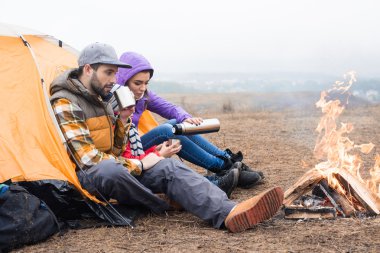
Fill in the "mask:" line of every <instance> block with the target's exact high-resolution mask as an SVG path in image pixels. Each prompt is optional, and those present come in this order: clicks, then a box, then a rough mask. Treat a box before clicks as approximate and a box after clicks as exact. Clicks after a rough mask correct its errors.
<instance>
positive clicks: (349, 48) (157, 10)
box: [0, 0, 380, 77]
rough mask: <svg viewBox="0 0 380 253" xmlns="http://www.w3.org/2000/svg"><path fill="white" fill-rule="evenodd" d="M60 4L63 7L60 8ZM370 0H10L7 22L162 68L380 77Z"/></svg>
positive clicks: (379, 36) (379, 18)
mask: <svg viewBox="0 0 380 253" xmlns="http://www.w3.org/2000/svg"><path fill="white" fill-rule="evenodd" d="M57 7H58V8H57ZM379 7H380V3H379V1H370V0H361V1H359V0H356V1H354V0H346V1H343V0H315V1H314V0H313V1H311V0H286V1H285V0H266V1H263V0H261V1H254V0H247V1H243V0H235V1H226V0H192V1H180V0H176V1H175V0H160V1H157V0H156V1H155V0H150V1H137V0H134V1H129V0H128V1H122V0H120V1H117V0H107V1H100V0H82V1H79V0H75V1H74V0H65V1H53V0H52V1H42V0H33V1H30V0H29V1H27V0H22V1H18V0H12V1H10V0H8V1H2V3H1V8H0V22H5V23H10V24H16V25H21V26H26V27H30V28H33V29H35V30H39V31H41V32H46V33H48V34H50V35H53V36H55V37H57V38H59V39H61V40H63V41H64V42H66V43H68V44H70V45H71V46H73V47H75V48H77V49H78V50H80V49H82V48H83V47H84V46H86V45H87V44H89V43H92V42H95V41H100V42H106V43H109V44H112V45H114V46H115V48H116V50H117V52H118V54H121V53H122V52H124V51H136V52H139V53H142V54H143V55H145V56H146V57H147V58H148V59H149V60H150V61H151V63H152V64H153V65H154V67H155V69H156V70H157V71H159V72H289V71H290V72H321V73H328V74H334V75H341V74H343V73H344V72H346V71H348V70H356V71H357V72H358V74H359V75H362V76H376V77H380V74H379V66H380V28H379V27H380V15H379V14H378V11H379Z"/></svg>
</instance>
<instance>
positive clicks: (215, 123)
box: [172, 119, 220, 135]
mask: <svg viewBox="0 0 380 253" xmlns="http://www.w3.org/2000/svg"><path fill="white" fill-rule="evenodd" d="M219 129H220V122H219V120H218V119H204V120H203V122H202V123H201V124H199V125H195V124H190V123H187V122H183V123H181V124H176V125H174V126H173V128H172V131H173V133H174V134H177V135H180V134H182V135H191V134H205V133H212V132H218V131H219Z"/></svg>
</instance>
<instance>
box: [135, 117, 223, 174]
mask: <svg viewBox="0 0 380 253" xmlns="http://www.w3.org/2000/svg"><path fill="white" fill-rule="evenodd" d="M176 123H177V122H176V120H175V119H174V120H169V121H168V122H166V123H164V124H162V125H159V126H157V127H155V128H153V129H152V130H150V131H149V132H147V133H146V134H144V135H143V136H141V142H142V145H143V147H144V149H145V150H146V149H148V148H150V147H152V146H154V145H159V144H161V143H163V142H164V141H167V140H168V139H173V138H176V139H179V140H180V141H181V145H182V149H181V151H180V152H179V153H178V156H179V157H181V158H183V159H185V160H186V161H189V162H191V163H193V164H195V165H198V166H200V167H203V168H205V169H206V170H210V171H212V172H220V170H221V169H223V166H224V161H223V159H221V158H220V157H228V154H227V153H226V152H225V151H223V150H220V149H219V148H218V147H216V146H215V145H214V144H212V143H211V142H209V141H208V140H206V139H205V138H203V137H202V136H200V135H199V134H198V135H186V136H185V135H174V134H173V132H172V127H173V125H174V124H176Z"/></svg>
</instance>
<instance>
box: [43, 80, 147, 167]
mask: <svg viewBox="0 0 380 253" xmlns="http://www.w3.org/2000/svg"><path fill="white" fill-rule="evenodd" d="M69 74H70V73H68V74H67V76H66V78H64V79H63V81H62V80H61V81H60V80H58V81H55V82H53V84H52V86H51V93H52V106H53V110H54V112H55V115H56V118H57V120H58V123H59V125H60V128H61V130H62V132H63V134H64V136H65V138H66V140H67V143H68V145H69V147H70V149H71V150H72V152H73V155H74V157H75V159H76V161H77V162H79V163H80V165H81V166H82V167H84V166H86V167H91V166H93V165H96V164H98V163H99V162H101V161H103V160H107V159H114V160H115V161H117V162H120V163H121V164H123V165H124V166H125V167H126V168H128V170H129V171H130V173H131V174H135V175H139V174H141V170H140V168H139V167H138V166H136V165H135V164H134V163H132V162H131V161H129V160H128V159H125V158H123V157H121V156H120V155H121V154H122V152H123V151H124V150H125V146H126V142H127V140H128V138H126V129H125V128H124V125H123V124H122V123H121V121H120V120H119V119H117V120H115V122H114V124H113V122H110V124H107V126H109V127H108V128H109V132H110V133H111V134H109V135H107V136H104V134H103V135H102V136H101V138H106V140H109V138H113V140H111V142H110V143H111V144H113V145H112V149H111V150H110V152H104V151H101V150H99V148H98V147H97V146H96V145H95V143H94V140H93V133H91V131H90V129H89V126H88V118H86V113H85V111H83V109H82V108H84V110H86V108H88V105H87V104H86V106H82V107H81V106H79V105H78V104H76V103H73V102H72V101H70V100H69V99H68V98H67V97H72V96H73V95H74V96H77V97H79V98H81V100H80V101H81V102H82V103H83V101H85V103H88V104H89V107H91V106H92V105H91V103H90V102H89V101H91V100H90V99H88V98H87V99H82V96H88V91H87V90H86V89H85V88H84V86H83V85H81V84H80V82H79V81H78V80H76V79H74V80H73V79H70V77H69ZM57 86H58V87H59V89H57ZM73 86H74V88H75V89H74V90H73V89H72V88H73ZM57 90H59V91H60V92H61V93H59V94H60V96H58V98H57V97H54V93H55V92H56V91H57ZM62 94H66V95H67V97H65V96H64V95H62ZM73 100H74V99H73ZM99 102H100V103H102V102H101V100H100V101H99V99H98V102H97V103H98V104H97V106H98V107H99ZM103 111H104V115H103V116H102V119H108V118H109V116H108V115H106V112H107V110H106V109H105V108H104V110H103ZM105 116H106V117H105ZM108 121H109V119H108ZM112 124H113V128H114V129H113V128H112ZM108 136H109V137H108Z"/></svg>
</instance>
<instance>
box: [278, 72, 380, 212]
mask: <svg viewBox="0 0 380 253" xmlns="http://www.w3.org/2000/svg"><path fill="white" fill-rule="evenodd" d="M355 81H356V79H355V73H354V72H349V73H348V74H347V75H346V76H345V80H344V81H342V82H336V83H335V84H334V85H333V87H332V88H331V89H330V90H327V91H323V92H322V93H321V97H320V100H319V101H318V102H317V103H316V106H317V108H321V110H322V113H323V116H322V117H321V120H320V122H319V124H318V127H317V129H316V131H317V132H318V133H319V136H318V138H317V142H316V145H315V148H314V155H315V157H316V158H317V159H318V160H320V161H321V162H320V163H318V164H317V165H315V167H314V168H313V169H311V170H309V171H307V172H306V173H305V174H304V175H303V176H302V177H301V178H300V179H299V180H298V181H297V182H296V183H295V184H294V185H292V186H291V187H290V188H289V189H288V190H287V191H286V192H285V200H284V206H285V208H284V211H285V218H288V219H302V218H335V217H337V216H340V217H351V216H356V217H357V216H361V215H378V214H380V155H379V154H376V156H375V162H374V166H373V168H371V169H368V168H363V167H364V165H363V161H362V159H361V154H369V153H370V152H371V151H372V150H373V148H374V146H375V145H374V144H372V143H368V144H361V145H356V144H355V143H354V142H353V141H351V140H350V139H349V137H348V135H349V133H351V132H352V131H353V129H354V127H353V125H352V124H350V123H342V122H338V118H339V116H340V115H341V114H342V112H343V111H344V109H345V105H346V104H348V97H349V89H350V88H351V86H352V85H353V83H354V82H355ZM342 97H344V98H345V101H344V103H343V102H342V101H341V100H342ZM362 172H366V177H362ZM308 193H309V194H308ZM310 193H311V194H310Z"/></svg>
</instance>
